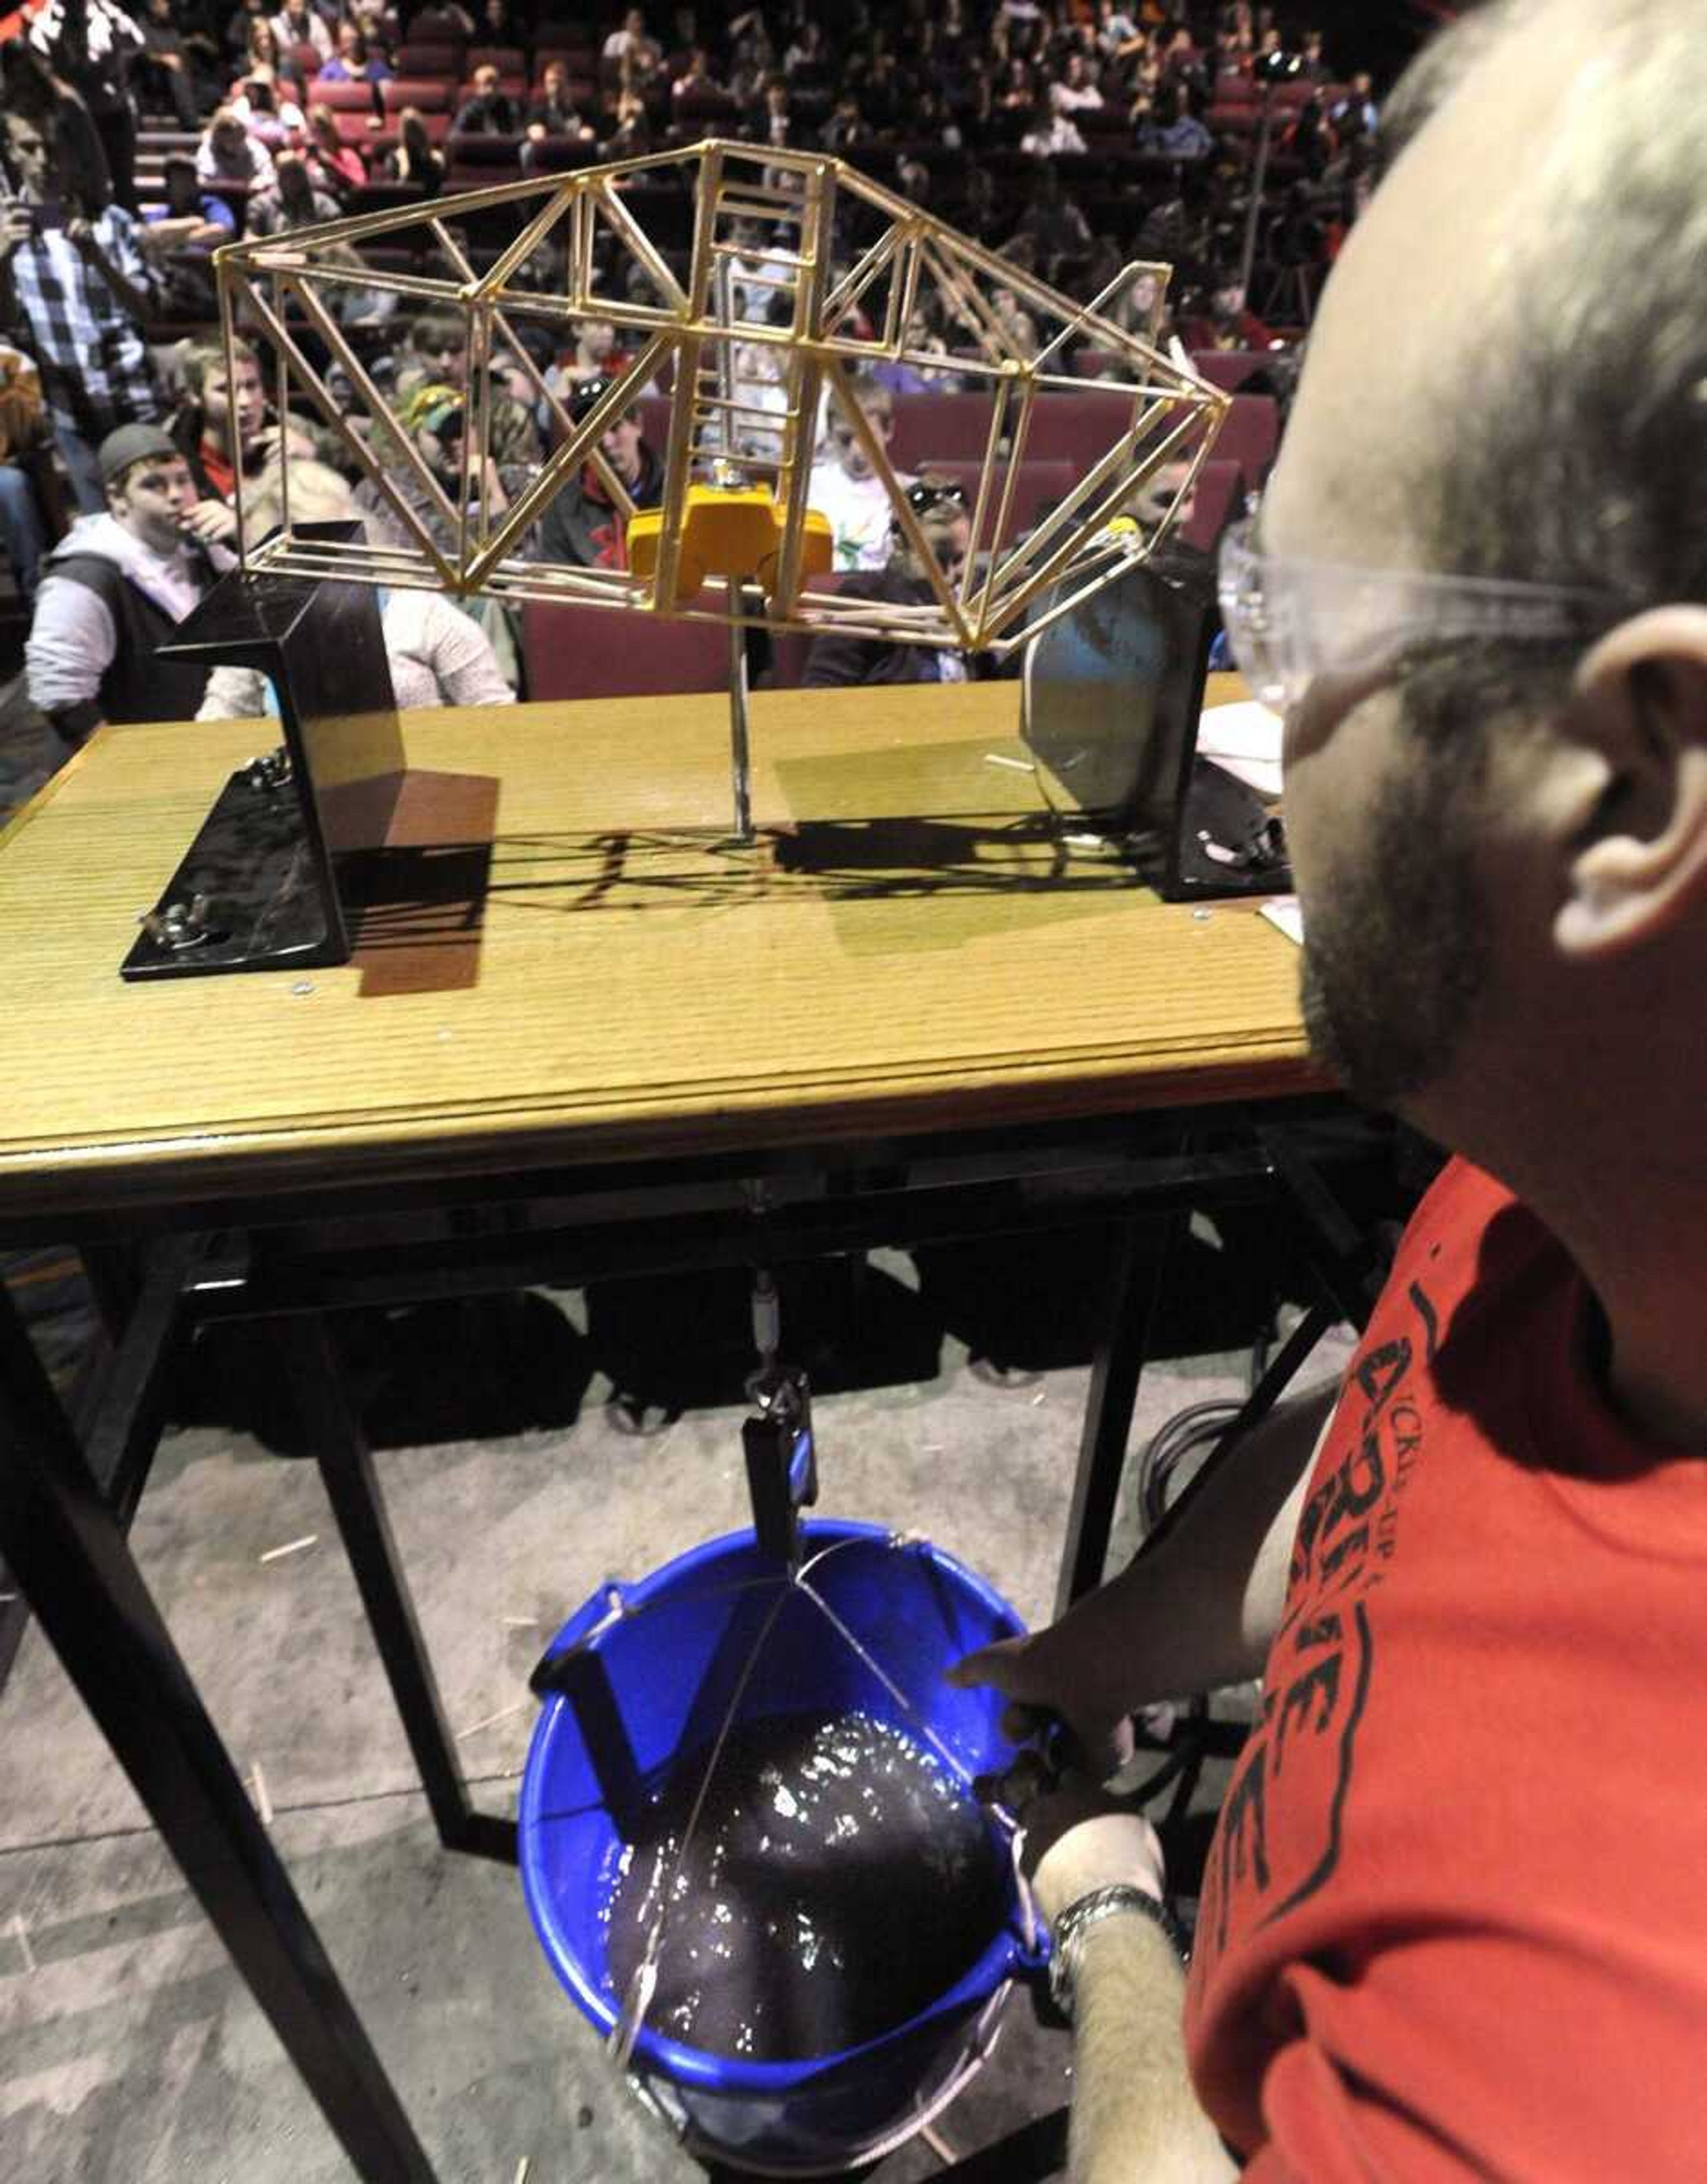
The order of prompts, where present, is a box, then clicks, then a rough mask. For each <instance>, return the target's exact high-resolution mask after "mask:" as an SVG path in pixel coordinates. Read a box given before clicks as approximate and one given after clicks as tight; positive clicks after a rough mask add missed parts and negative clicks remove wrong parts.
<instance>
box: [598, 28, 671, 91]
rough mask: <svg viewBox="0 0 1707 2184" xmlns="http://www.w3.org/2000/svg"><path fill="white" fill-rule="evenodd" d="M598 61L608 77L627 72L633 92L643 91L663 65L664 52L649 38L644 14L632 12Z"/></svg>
mask: <svg viewBox="0 0 1707 2184" xmlns="http://www.w3.org/2000/svg"><path fill="white" fill-rule="evenodd" d="M599 58H600V64H601V66H602V67H603V68H604V70H605V72H606V74H607V75H611V76H616V75H621V74H622V72H623V71H625V70H626V72H627V75H626V81H627V82H628V84H629V85H630V86H632V87H633V89H634V90H636V91H644V89H645V87H646V86H647V85H648V84H649V83H650V81H652V79H653V77H654V76H655V75H657V73H658V71H659V70H660V69H661V68H662V66H663V65H664V49H663V47H661V45H660V44H659V43H658V42H657V40H656V39H655V38H654V37H650V36H648V35H647V31H646V18H645V15H644V13H643V12H642V11H641V9H639V8H630V9H629V10H628V14H626V15H624V17H623V18H622V28H621V29H620V30H616V31H611V35H610V36H609V37H608V38H606V39H605V44H604V47H603V49H602V50H601V52H600V56H599Z"/></svg>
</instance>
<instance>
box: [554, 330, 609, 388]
mask: <svg viewBox="0 0 1707 2184" xmlns="http://www.w3.org/2000/svg"><path fill="white" fill-rule="evenodd" d="M621 363H622V356H621V354H620V353H619V351H618V349H617V347H616V327H615V326H612V325H611V321H610V320H609V319H577V320H576V322H575V348H574V351H573V353H572V354H571V355H570V356H569V357H567V358H566V359H564V360H563V361H562V362H561V363H558V364H554V365H552V366H551V368H550V370H549V371H548V372H547V373H546V375H545V384H546V386H547V387H549V389H550V390H551V392H552V393H554V394H555V395H556V396H557V397H558V398H560V399H565V398H567V397H568V396H569V395H571V394H572V393H574V392H575V390H576V389H577V387H582V386H584V385H585V384H586V383H587V382H588V381H589V380H594V379H608V378H609V377H610V376H611V373H612V372H613V371H614V370H616V369H617V368H618V367H619V366H620V365H621Z"/></svg>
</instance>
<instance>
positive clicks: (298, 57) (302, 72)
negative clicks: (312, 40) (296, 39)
mask: <svg viewBox="0 0 1707 2184" xmlns="http://www.w3.org/2000/svg"><path fill="white" fill-rule="evenodd" d="M291 55H292V58H293V59H294V61H295V62H296V71H297V74H298V75H299V76H300V77H301V78H302V80H303V81H304V83H312V82H313V81H314V80H315V77H316V76H317V75H319V74H320V48H319V47H317V46H311V45H310V44H309V43H308V42H307V41H306V40H304V42H303V43H302V44H301V45H299V46H293V47H291Z"/></svg>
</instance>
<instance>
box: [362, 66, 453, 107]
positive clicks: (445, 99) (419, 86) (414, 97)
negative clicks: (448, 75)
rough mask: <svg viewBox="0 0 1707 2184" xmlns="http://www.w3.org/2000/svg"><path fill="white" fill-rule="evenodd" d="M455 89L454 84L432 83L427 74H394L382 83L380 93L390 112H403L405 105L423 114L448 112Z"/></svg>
mask: <svg viewBox="0 0 1707 2184" xmlns="http://www.w3.org/2000/svg"><path fill="white" fill-rule="evenodd" d="M454 91H455V85H454V84H450V83H432V82H430V81H428V80H427V77H425V76H418V75H394V76H393V78H392V79H391V81H390V82H389V83H382V84H381V86H379V95H380V98H381V101H382V104H383V105H384V108H385V110H386V112H387V113H388V114H401V113H402V111H403V109H404V107H405V106H413V107H415V108H416V109H417V110H418V111H419V112H421V113H422V114H448V113H449V111H450V103H451V93H452V92H454Z"/></svg>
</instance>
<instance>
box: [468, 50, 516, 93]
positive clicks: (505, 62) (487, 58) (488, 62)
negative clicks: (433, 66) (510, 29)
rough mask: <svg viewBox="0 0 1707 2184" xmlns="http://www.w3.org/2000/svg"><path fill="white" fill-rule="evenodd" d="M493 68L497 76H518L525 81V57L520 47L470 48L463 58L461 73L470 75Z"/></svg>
mask: <svg viewBox="0 0 1707 2184" xmlns="http://www.w3.org/2000/svg"><path fill="white" fill-rule="evenodd" d="M479 68H495V69H496V70H497V71H498V73H499V75H517V76H520V77H521V79H522V82H523V84H524V85H525V84H526V83H527V54H526V53H523V52H522V48H521V47H520V46H471V47H470V48H469V50H468V52H467V53H466V55H465V56H464V58H463V63H462V73H463V75H465V76H470V75H473V73H474V71H475V70H476V69H479Z"/></svg>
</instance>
